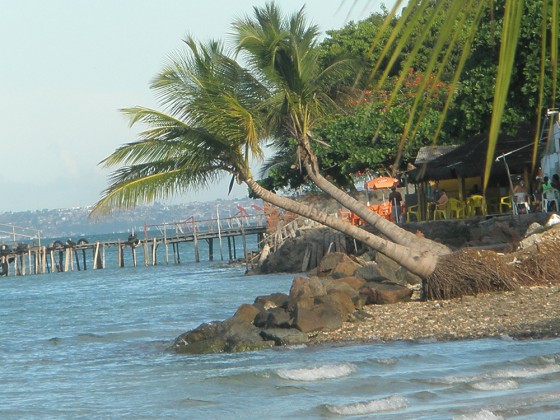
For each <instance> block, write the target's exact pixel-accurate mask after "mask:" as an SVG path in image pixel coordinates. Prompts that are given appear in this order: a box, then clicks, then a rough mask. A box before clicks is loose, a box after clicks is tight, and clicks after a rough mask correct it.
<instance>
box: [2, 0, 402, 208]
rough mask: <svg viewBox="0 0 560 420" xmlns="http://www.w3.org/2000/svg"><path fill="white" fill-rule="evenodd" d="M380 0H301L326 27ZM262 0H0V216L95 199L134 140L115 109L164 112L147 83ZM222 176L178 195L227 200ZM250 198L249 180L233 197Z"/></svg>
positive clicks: (284, 1)
mask: <svg viewBox="0 0 560 420" xmlns="http://www.w3.org/2000/svg"><path fill="white" fill-rule="evenodd" d="M382 3H385V4H390V3H392V1H387V0H385V1H383V0H308V1H298V0H281V1H279V2H278V4H281V7H282V9H283V10H284V11H285V12H293V11H295V10H297V9H299V8H300V7H301V6H303V5H304V4H305V6H306V11H307V16H308V17H309V19H310V20H312V21H313V22H314V23H315V24H317V25H319V27H320V29H321V30H322V31H325V30H328V29H336V28H340V27H342V26H344V24H346V23H347V22H348V21H349V20H354V21H355V20H360V19H363V18H365V17H367V16H368V15H369V14H371V13H372V12H373V11H377V10H379V7H380V5H381V4H382ZM263 4H265V0H262V1H261V0H158V1H155V0H94V1H91V0H89V1H86V0H0V52H1V57H2V58H1V61H0V63H1V64H0V121H1V123H2V128H1V134H0V135H1V136H2V141H1V145H2V147H1V149H0V162H1V164H0V191H2V194H1V198H0V212H3V211H21V210H36V209H55V208H61V207H78V206H88V205H92V204H94V203H95V202H96V201H97V200H98V199H99V198H100V194H101V192H102V191H103V190H104V189H105V188H106V187H107V185H108V181H107V177H108V175H109V174H110V171H108V170H104V169H102V168H100V167H99V166H98V163H99V161H101V160H102V159H103V158H105V157H107V156H108V155H109V154H111V153H112V152H113V151H114V150H115V149H116V148H117V147H118V146H119V145H121V144H123V143H127V142H130V141H133V140H135V135H136V134H137V132H138V129H137V128H136V127H133V128H129V127H128V123H127V121H126V120H125V118H124V117H123V116H122V115H121V114H120V113H119V112H118V109H120V108H125V107H131V106H137V105H141V106H147V107H154V108H158V105H157V102H156V100H155V98H154V96H153V93H152V92H151V91H150V89H149V83H150V81H151V79H152V78H153V77H154V76H155V75H156V73H157V72H158V71H159V70H161V68H162V67H163V64H164V62H165V61H166V58H167V56H168V55H169V54H172V53H173V52H174V51H176V50H178V49H179V48H181V44H182V43H181V40H182V39H184V38H185V35H187V34H190V35H192V36H193V37H194V38H195V39H198V40H208V39H224V38H225V37H226V36H227V33H228V32H229V28H230V23H231V22H232V21H233V20H234V19H235V18H237V17H241V16H244V15H246V14H250V13H251V12H252V6H255V5H263ZM228 182H229V180H224V181H223V182H222V183H220V184H216V185H215V186H213V187H212V188H211V189H210V190H209V191H204V192H202V191H199V192H189V193H188V194H186V195H183V196H180V197H178V198H177V199H176V200H175V201H176V202H190V201H205V200H213V199H216V198H219V197H223V198H225V197H226V194H227V184H228ZM246 195H247V190H246V188H245V186H239V187H236V189H234V191H233V192H232V196H233V197H243V196H246Z"/></svg>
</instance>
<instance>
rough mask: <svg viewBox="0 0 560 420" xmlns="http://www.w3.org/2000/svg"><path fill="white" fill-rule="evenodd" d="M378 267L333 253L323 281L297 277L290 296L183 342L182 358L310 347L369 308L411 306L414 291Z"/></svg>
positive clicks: (260, 301) (247, 307) (247, 309)
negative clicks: (313, 338) (313, 339)
mask: <svg viewBox="0 0 560 420" xmlns="http://www.w3.org/2000/svg"><path fill="white" fill-rule="evenodd" d="M388 270H390V269H389V268H387V267H379V264H378V263H376V262H374V261H365V260H363V259H358V258H354V257H349V256H347V255H346V254H344V253H336V252H335V253H330V254H328V255H327V256H325V257H324V258H323V260H322V261H321V262H320V263H319V265H318V268H317V270H316V272H317V275H310V276H296V277H295V278H294V280H293V281H292V285H291V287H290V291H289V294H284V293H274V294H271V295H266V296H258V297H257V298H255V300H254V302H253V303H252V304H248V303H244V304H242V305H241V306H239V308H238V309H237V311H236V312H235V314H234V315H233V316H232V317H231V318H228V319H226V320H225V321H214V322H210V323H206V324H202V325H200V326H199V327H197V328H195V329H194V330H191V331H188V332H186V333H184V334H182V335H181V336H179V337H178V338H177V339H176V340H175V341H174V343H173V345H172V349H173V350H175V351H176V352H178V353H220V352H238V351H250V350H261V349H265V348H270V347H272V346H283V345H297V344H304V343H306V342H307V341H308V340H309V334H310V333H314V332H317V331H325V330H334V329H337V328H340V327H341V326H342V325H343V323H344V322H347V321H353V320H355V319H356V318H357V317H358V318H359V312H360V310H361V308H362V307H363V305H371V304H386V303H395V302H403V301H408V300H410V298H411V296H412V294H413V290H412V289H411V288H409V287H408V286H407V285H403V284H399V283H397V282H394V281H392V280H391V279H388V278H387V277H384V276H382V275H381V274H380V273H382V272H387V271H388Z"/></svg>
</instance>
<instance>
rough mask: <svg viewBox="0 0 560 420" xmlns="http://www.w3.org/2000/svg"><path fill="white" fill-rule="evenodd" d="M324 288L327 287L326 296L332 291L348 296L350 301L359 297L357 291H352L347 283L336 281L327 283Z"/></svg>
mask: <svg viewBox="0 0 560 420" xmlns="http://www.w3.org/2000/svg"><path fill="white" fill-rule="evenodd" d="M326 287H327V294H331V293H332V292H333V291H336V292H341V293H345V294H346V295H348V297H349V298H351V299H353V298H354V297H356V296H358V295H359V290H356V289H354V288H353V287H352V286H350V285H349V284H348V283H344V282H342V281H338V280H335V281H332V282H329V283H328V284H327V285H326Z"/></svg>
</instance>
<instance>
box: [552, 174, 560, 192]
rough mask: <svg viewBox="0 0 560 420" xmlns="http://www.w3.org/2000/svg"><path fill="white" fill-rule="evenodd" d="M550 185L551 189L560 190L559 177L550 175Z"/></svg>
mask: <svg viewBox="0 0 560 420" xmlns="http://www.w3.org/2000/svg"><path fill="white" fill-rule="evenodd" d="M550 185H552V188H555V189H557V190H560V177H559V176H558V174H554V175H552V181H550Z"/></svg>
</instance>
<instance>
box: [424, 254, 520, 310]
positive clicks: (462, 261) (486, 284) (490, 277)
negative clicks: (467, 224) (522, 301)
mask: <svg viewBox="0 0 560 420" xmlns="http://www.w3.org/2000/svg"><path fill="white" fill-rule="evenodd" d="M525 277H526V276H525V275H523V276H521V275H520V273H519V271H518V270H517V269H516V267H515V265H513V264H508V262H507V261H506V260H505V259H504V258H503V257H501V256H500V255H498V254H497V253H496V252H494V251H483V250H476V249H472V248H463V249H460V250H458V251H456V252H454V253H452V254H450V255H444V256H441V257H439V259H438V264H437V266H436V269H435V270H434V272H433V273H432V274H431V275H430V276H428V277H427V278H425V279H424V280H423V282H422V287H423V295H424V299H425V300H440V299H453V298H457V297H461V296H467V295H477V294H479V293H485V292H493V291H507V290H516V289H517V288H518V287H519V284H520V281H521V280H522V279H523V280H525Z"/></svg>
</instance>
